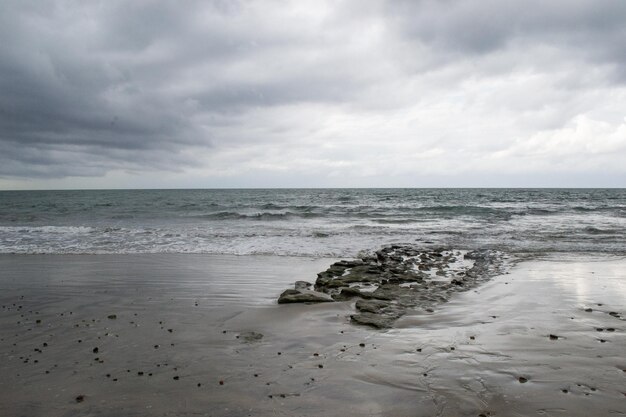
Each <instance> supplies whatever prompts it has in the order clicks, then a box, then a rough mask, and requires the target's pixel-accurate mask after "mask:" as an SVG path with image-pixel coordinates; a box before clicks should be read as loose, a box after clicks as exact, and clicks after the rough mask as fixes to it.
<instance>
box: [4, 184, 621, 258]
mask: <svg viewBox="0 0 626 417" xmlns="http://www.w3.org/2000/svg"><path fill="white" fill-rule="evenodd" d="M391 243H412V244H417V245H423V246H426V247H433V246H452V247H455V248H459V249H476V248H494V249H500V250H505V251H507V252H511V253H530V254H536V253H546V252H587V253H596V252H600V253H610V254H621V255H623V254H626V189H271V190H259V189H253V190H104V191H100V190H90V191H3V192H0V253H45V254H64V253H73V254H86V253H96V254H98V253H215V254H241V255H245V254H274V255H296V256H337V257H347V256H355V255H357V254H359V253H361V252H364V251H368V250H372V249H377V248H380V247H381V246H382V245H385V244H391Z"/></svg>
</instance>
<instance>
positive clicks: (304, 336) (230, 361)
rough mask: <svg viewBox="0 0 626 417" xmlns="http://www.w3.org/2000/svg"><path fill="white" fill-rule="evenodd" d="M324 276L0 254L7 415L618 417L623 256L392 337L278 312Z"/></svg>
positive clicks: (261, 268)
mask: <svg viewBox="0 0 626 417" xmlns="http://www.w3.org/2000/svg"><path fill="white" fill-rule="evenodd" d="M332 262H334V260H333V259H307V258H287V257H280V258H279V257H263V256H256V257H254V256H246V257H236V256H203V255H82V256H73V255H58V256H57V255H54V256H44V255H42V256H39V255H24V256H21V255H1V256H0V358H1V361H0V373H1V374H2V375H3V378H2V379H0V415H2V416H64V417H65V416H74V415H76V416H79V415H80V416H92V415H93V416H120V415H124V416H144V415H158V416H187V415H194V416H196V415H206V416H245V415H251V416H264V415H268V416H269V415H272V416H276V415H277V416H293V415H297V416H313V415H325V416H340V415H341V416H352V415H354V416H481V415H483V416H535V415H536V416H590V415H593V416H613V415H623V414H626V338H625V337H624V330H625V326H624V320H625V319H626V308H625V301H624V300H626V259H623V258H615V257H602V258H599V257H584V256H583V257H581V256H572V255H559V256H557V255H553V256H551V257H550V258H547V259H543V260H535V261H527V262H523V263H520V264H519V265H517V266H515V267H513V269H511V271H510V273H509V274H507V275H502V276H499V277H496V278H495V279H493V280H492V281H490V282H488V283H486V284H484V285H482V286H480V287H478V288H476V289H474V290H472V291H469V292H465V293H460V294H456V295H455V296H454V297H453V298H452V300H451V301H450V302H449V303H446V304H442V305H440V306H438V307H437V308H436V309H435V311H434V312H432V313H423V312H420V313H419V314H415V315H407V316H404V317H402V318H401V319H400V320H399V321H398V322H397V323H396V328H394V329H390V330H385V331H379V330H372V329H370V328H364V327H358V326H355V325H353V324H351V323H350V319H349V315H350V314H351V313H352V312H353V306H352V305H351V304H350V302H343V303H328V304H320V305H276V304H275V299H276V297H277V295H278V294H279V293H280V292H281V290H282V289H284V288H285V287H286V286H289V285H290V284H292V283H293V282H294V281H296V280H309V281H312V280H314V278H315V274H316V273H317V272H319V271H322V270H324V269H325V268H327V267H328V265H330V264H331V263H332ZM261 335H262V336H261Z"/></svg>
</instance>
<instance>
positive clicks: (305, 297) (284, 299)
mask: <svg viewBox="0 0 626 417" xmlns="http://www.w3.org/2000/svg"><path fill="white" fill-rule="evenodd" d="M333 301H335V300H333V298H332V297H331V296H330V295H328V294H325V293H323V292H318V291H312V290H285V291H283V293H282V294H281V295H280V297H278V304H288V303H327V302H333Z"/></svg>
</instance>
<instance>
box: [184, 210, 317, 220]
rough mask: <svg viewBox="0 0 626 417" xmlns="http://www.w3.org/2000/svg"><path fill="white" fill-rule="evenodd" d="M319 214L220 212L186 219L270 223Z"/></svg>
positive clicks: (195, 215)
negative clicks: (261, 221)
mask: <svg viewBox="0 0 626 417" xmlns="http://www.w3.org/2000/svg"><path fill="white" fill-rule="evenodd" d="M321 216H322V215H321V214H318V213H296V212H292V211H286V212H282V213H273V212H268V211H266V212H259V213H249V214H245V213H239V212H236V211H220V212H217V213H207V214H192V215H189V216H186V217H187V218H192V219H194V218H195V219H203V220H263V221H271V220H288V219H290V218H314V217H321Z"/></svg>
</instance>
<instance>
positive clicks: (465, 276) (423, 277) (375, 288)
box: [278, 245, 506, 328]
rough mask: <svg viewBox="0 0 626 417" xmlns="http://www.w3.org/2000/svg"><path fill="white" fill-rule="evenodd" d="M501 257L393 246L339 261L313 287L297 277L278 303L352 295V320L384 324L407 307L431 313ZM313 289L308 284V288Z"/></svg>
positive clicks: (482, 277) (487, 274)
mask: <svg viewBox="0 0 626 417" xmlns="http://www.w3.org/2000/svg"><path fill="white" fill-rule="evenodd" d="M505 258H506V257H505V256H504V255H503V254H502V253H501V252H498V251H492V250H478V251H472V252H467V251H455V250H450V249H427V250H424V249H419V248H416V247H414V246H410V245H393V246H388V247H384V248H382V249H380V250H379V251H377V252H376V253H375V254H373V255H371V256H364V257H362V258H360V259H354V260H342V261H339V262H335V263H334V264H332V265H331V266H330V267H329V268H328V269H327V270H326V271H323V272H320V273H319V274H317V280H316V281H315V285H314V286H313V285H312V284H310V283H307V282H304V281H298V282H297V283H296V285H295V288H294V289H289V290H286V291H284V292H283V293H282V294H281V295H280V297H279V299H278V302H279V303H298V302H328V301H345V300H351V299H355V298H356V299H357V301H356V303H355V308H356V310H357V311H358V312H357V313H356V314H353V315H352V316H351V319H352V321H353V322H354V323H357V324H363V325H368V326H372V327H376V328H387V327H390V326H391V325H392V324H393V323H394V322H395V321H396V320H397V319H398V318H399V317H401V316H402V315H404V314H405V313H406V312H407V311H408V310H411V309H417V308H422V309H424V310H425V311H432V309H431V308H432V307H433V306H434V305H436V304H439V303H442V302H446V301H447V300H448V299H449V298H450V295H451V294H452V293H455V292H459V291H465V290H468V289H470V288H473V287H474V286H476V285H477V284H478V283H480V282H483V281H486V280H487V279H489V278H491V277H493V276H495V275H498V274H501V273H502V272H503V268H504V259H505ZM312 287H313V288H312Z"/></svg>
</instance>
